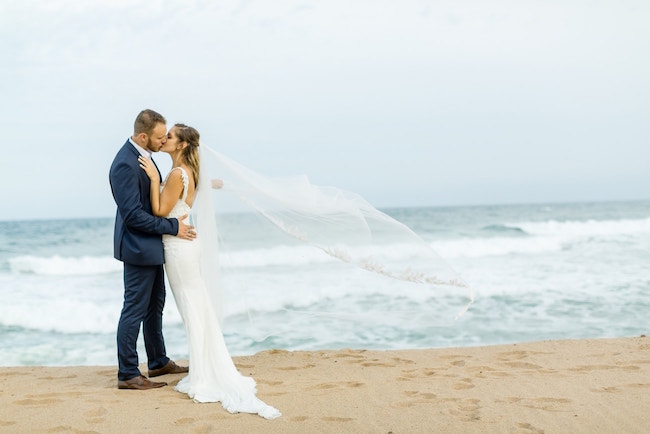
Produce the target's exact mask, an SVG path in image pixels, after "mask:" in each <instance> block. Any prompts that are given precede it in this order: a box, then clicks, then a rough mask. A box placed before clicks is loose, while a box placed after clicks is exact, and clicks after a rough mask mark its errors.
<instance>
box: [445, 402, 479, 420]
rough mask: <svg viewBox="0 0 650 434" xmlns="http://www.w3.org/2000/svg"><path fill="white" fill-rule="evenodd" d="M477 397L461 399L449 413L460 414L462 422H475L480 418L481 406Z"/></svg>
mask: <svg viewBox="0 0 650 434" xmlns="http://www.w3.org/2000/svg"><path fill="white" fill-rule="evenodd" d="M480 402H481V401H480V400H479V399H462V400H459V401H458V409H457V410H451V411H450V413H451V414H453V415H455V416H460V418H461V420H462V421H463V422H475V421H477V420H480V419H481V406H480Z"/></svg>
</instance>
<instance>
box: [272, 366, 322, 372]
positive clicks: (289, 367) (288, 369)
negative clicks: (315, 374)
mask: <svg viewBox="0 0 650 434" xmlns="http://www.w3.org/2000/svg"><path fill="white" fill-rule="evenodd" d="M315 367H316V365H305V366H283V367H281V368H275V369H277V370H279V371H296V370H298V369H309V368H315Z"/></svg>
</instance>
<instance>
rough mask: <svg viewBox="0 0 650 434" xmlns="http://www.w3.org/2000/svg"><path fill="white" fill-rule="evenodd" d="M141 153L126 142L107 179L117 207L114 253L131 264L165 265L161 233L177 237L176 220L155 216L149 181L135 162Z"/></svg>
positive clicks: (119, 258)
mask: <svg viewBox="0 0 650 434" xmlns="http://www.w3.org/2000/svg"><path fill="white" fill-rule="evenodd" d="M139 155H140V153H139V152H138V151H137V149H135V147H134V146H133V145H132V144H131V142H129V141H128V140H127V141H126V143H125V144H124V146H122V148H121V149H120V150H119V151H118V153H117V155H116V156H115V159H114V160H113V164H112V165H111V170H110V172H109V180H110V183H111V191H112V192H113V198H114V199H115V203H116V204H117V214H116V215H115V232H114V234H113V254H114V256H115V259H118V260H120V261H123V262H126V263H129V264H133V265H160V264H163V263H164V262H165V258H164V252H163V244H162V234H170V235H176V234H177V233H178V220H177V219H175V218H172V219H166V218H161V217H156V216H154V215H153V213H152V210H151V198H150V197H149V193H150V187H151V182H150V180H149V177H148V176H147V174H146V173H145V171H144V170H142V168H141V167H140V163H138V156H139Z"/></svg>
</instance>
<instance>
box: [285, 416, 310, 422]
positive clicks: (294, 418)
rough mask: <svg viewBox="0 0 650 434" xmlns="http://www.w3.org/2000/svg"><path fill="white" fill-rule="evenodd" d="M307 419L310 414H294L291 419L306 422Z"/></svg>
mask: <svg viewBox="0 0 650 434" xmlns="http://www.w3.org/2000/svg"><path fill="white" fill-rule="evenodd" d="M307 419H309V416H294V417H292V418H290V419H289V420H290V421H291V422H304V421H306V420H307Z"/></svg>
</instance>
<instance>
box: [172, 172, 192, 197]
mask: <svg viewBox="0 0 650 434" xmlns="http://www.w3.org/2000/svg"><path fill="white" fill-rule="evenodd" d="M176 169H178V170H180V171H181V178H183V197H182V198H181V200H182V201H185V199H187V190H188V188H189V185H190V180H189V178H188V176H187V172H186V171H185V169H183V168H182V167H180V166H176V167H173V168H172V170H170V171H169V173H168V174H167V177H169V174H171V173H172V172H173V171H174V170H176Z"/></svg>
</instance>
